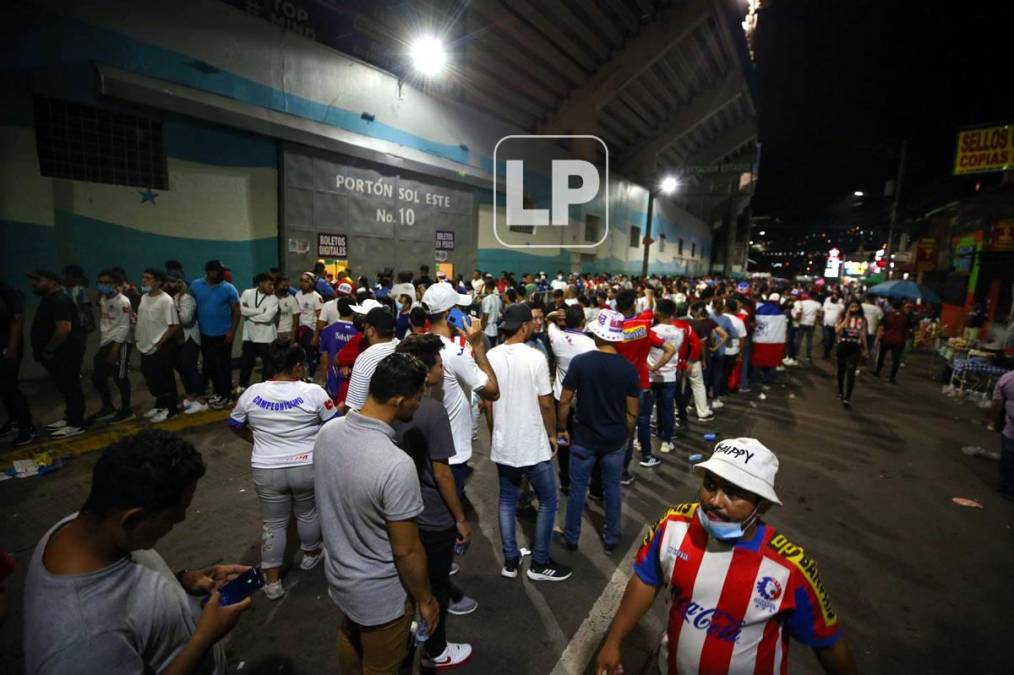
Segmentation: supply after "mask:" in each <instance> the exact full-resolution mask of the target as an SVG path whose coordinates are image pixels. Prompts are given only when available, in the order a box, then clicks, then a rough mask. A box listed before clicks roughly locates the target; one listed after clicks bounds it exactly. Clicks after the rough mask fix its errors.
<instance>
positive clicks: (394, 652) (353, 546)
mask: <svg viewBox="0 0 1014 675" xmlns="http://www.w3.org/2000/svg"><path fill="white" fill-rule="evenodd" d="M425 379H426V368H425V366H423V364H422V363H420V361H419V360H418V359H417V358H415V357H414V356H409V355H408V354H391V355H389V356H387V357H385V358H384V359H383V360H382V361H380V363H378V364H377V368H376V370H375V371H374V373H373V376H372V378H371V379H370V383H369V396H368V398H367V401H366V404H365V405H364V406H363V408H362V410H361V411H359V412H350V413H349V414H348V415H346V416H345V417H343V418H341V419H339V420H336V421H334V422H330V423H328V424H327V425H325V426H324V427H323V428H322V429H321V430H320V433H318V434H317V443H316V445H315V447H314V490H315V493H316V498H317V508H318V510H319V512H320V521H321V529H322V530H323V534H324V545H325V547H326V548H327V554H328V555H327V559H326V563H325V568H324V570H325V574H326V576H327V582H328V592H329V594H330V596H331V599H332V600H333V601H334V603H335V604H336V605H338V607H340V608H341V610H342V612H344V614H345V620H344V622H343V623H342V625H341V629H340V632H339V644H338V666H339V670H340V671H341V672H363V671H366V672H395V671H396V670H397V668H398V666H399V664H400V663H401V661H402V660H403V659H404V657H405V655H406V652H407V648H408V632H409V625H410V623H411V620H412V615H413V614H414V610H413V609H412V608H411V605H410V603H408V602H406V599H407V598H406V592H405V591H406V590H407V591H408V593H410V594H411V595H412V597H413V599H414V600H415V602H417V603H418V604H419V611H420V614H421V615H422V618H423V620H424V621H425V622H426V624H427V628H428V631H429V632H432V630H433V628H435V627H436V625H437V622H438V620H439V611H440V610H439V606H438V605H437V602H436V600H435V599H434V597H433V594H432V593H431V592H430V586H429V581H428V580H427V576H426V553H425V551H424V550H423V547H422V544H421V542H420V541H419V532H418V528H417V526H416V521H415V518H416V516H418V515H419V514H420V513H421V512H422V510H423V500H422V495H421V494H420V490H419V478H418V476H417V475H416V469H415V465H414V463H413V462H412V460H411V458H409V456H408V455H406V454H405V453H404V452H403V451H402V450H401V449H399V448H398V446H396V445H395V444H394V442H393V441H392V439H393V438H394V429H393V428H392V427H391V425H392V424H393V423H394V421H395V420H396V419H400V420H409V419H411V418H412V415H413V414H414V413H415V411H416V409H418V407H419V403H420V399H421V398H422V389H423V382H424V381H425Z"/></svg>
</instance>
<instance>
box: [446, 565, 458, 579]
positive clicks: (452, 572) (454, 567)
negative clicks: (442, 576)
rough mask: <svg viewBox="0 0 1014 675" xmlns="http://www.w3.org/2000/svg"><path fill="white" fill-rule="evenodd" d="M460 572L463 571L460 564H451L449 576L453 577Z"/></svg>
mask: <svg viewBox="0 0 1014 675" xmlns="http://www.w3.org/2000/svg"><path fill="white" fill-rule="evenodd" d="M460 571H461V566H460V565H459V564H458V563H456V562H452V563H451V571H450V572H449V573H448V575H447V576H449V577H453V576H454V575H455V574H457V573H458V572H460Z"/></svg>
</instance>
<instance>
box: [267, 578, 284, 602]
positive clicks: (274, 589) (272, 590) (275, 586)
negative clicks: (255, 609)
mask: <svg viewBox="0 0 1014 675" xmlns="http://www.w3.org/2000/svg"><path fill="white" fill-rule="evenodd" d="M264 595H266V596H268V600H277V599H278V598H280V597H282V596H283V595H285V586H282V580H281V579H279V580H278V581H276V582H274V583H270V584H264Z"/></svg>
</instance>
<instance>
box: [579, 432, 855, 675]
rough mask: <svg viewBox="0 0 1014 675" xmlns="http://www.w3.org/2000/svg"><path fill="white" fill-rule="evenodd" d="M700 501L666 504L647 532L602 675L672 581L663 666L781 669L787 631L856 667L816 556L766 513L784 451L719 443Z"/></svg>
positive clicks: (616, 667)
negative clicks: (767, 518) (778, 528)
mask: <svg viewBox="0 0 1014 675" xmlns="http://www.w3.org/2000/svg"><path fill="white" fill-rule="evenodd" d="M694 471H695V472H696V473H698V474H701V475H702V476H703V480H702V482H701V488H700V492H699V502H698V503H696V504H680V505H677V506H674V507H672V508H670V509H669V510H668V512H667V513H666V514H665V515H664V516H663V517H662V519H661V520H660V521H659V522H658V523H657V524H656V525H655V526H654V527H653V528H652V529H651V530H650V531H649V532H648V535H647V536H646V537H645V539H644V544H643V545H642V546H641V550H640V551H638V553H637V558H636V559H635V562H634V575H633V576H632V577H631V578H630V581H629V582H628V584H627V590H626V592H625V593H624V596H623V601H622V602H621V604H620V608H619V610H618V611H617V613H616V617H615V618H614V619H613V623H612V626H610V628H609V634H608V635H607V637H606V641H605V643H604V644H603V646H602V649H601V651H600V652H599V655H598V660H597V664H596V668H595V673H596V675H603V674H605V675H612V674H613V673H618V672H622V667H621V666H620V644H621V643H622V642H623V639H624V638H625V637H626V636H627V634H628V633H630V631H631V630H633V628H634V627H635V626H636V625H637V622H638V621H640V619H641V617H642V616H644V614H645V612H647V611H648V609H649V608H650V607H651V605H652V603H653V602H654V600H655V596H656V595H657V594H658V592H659V591H660V590H661V589H662V587H667V588H669V589H671V593H672V604H671V606H670V610H669V626H668V630H667V631H666V637H665V638H664V639H663V645H662V650H661V654H660V657H659V662H660V665H662V664H663V663H664V666H662V670H663V672H667V673H670V675H675V673H681V674H683V675H686V674H688V673H750V674H754V673H757V674H767V673H770V674H772V675H773V674H774V673H782V672H785V669H786V664H785V661H786V659H787V658H788V646H789V643H788V638H789V636H791V637H794V638H795V639H796V640H797V641H799V642H801V643H802V644H804V645H807V646H809V647H811V648H813V650H814V652H815V654H816V656H817V660H818V661H819V662H820V664H821V666H823V668H824V671H825V672H827V673H836V674H837V673H840V674H848V673H856V672H857V670H856V665H855V662H854V661H853V660H852V655H851V653H850V652H849V650H848V647H847V646H846V644H845V640H844V639H843V638H842V636H841V626H840V624H839V622H838V615H837V614H836V613H835V611H834V609H833V607H832V605H831V601H830V599H829V598H828V596H827V592H826V591H825V589H824V586H823V583H822V580H821V576H820V572H819V571H818V570H817V564H816V562H815V561H814V560H813V559H812V558H811V557H810V556H809V555H807V554H806V552H805V551H804V550H803V549H802V548H801V547H799V546H797V545H796V544H793V543H792V542H790V541H789V540H788V539H787V538H786V537H785V535H783V534H780V533H778V532H777V531H775V529H774V528H773V527H771V526H770V525H768V524H767V523H765V522H764V521H763V520H761V515H762V514H764V513H766V512H767V511H768V509H770V508H771V505H772V504H779V505H780V504H781V501H780V500H779V499H778V495H777V494H776V493H775V475H776V474H777V473H778V458H777V457H775V454H774V453H773V452H771V450H769V449H768V448H766V447H765V446H764V445H763V444H762V443H761V442H760V441H758V440H757V439H755V438H730V439H726V440H724V441H721V442H720V443H718V445H716V446H715V452H714V453H713V454H712V456H711V458H710V459H708V460H707V461H706V462H703V463H701V464H697V465H696V466H694Z"/></svg>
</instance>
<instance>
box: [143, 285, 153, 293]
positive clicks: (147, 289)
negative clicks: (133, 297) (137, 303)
mask: <svg viewBox="0 0 1014 675" xmlns="http://www.w3.org/2000/svg"><path fill="white" fill-rule="evenodd" d="M141 292H142V293H151V286H141Z"/></svg>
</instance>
